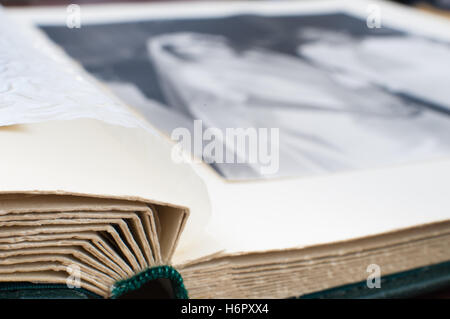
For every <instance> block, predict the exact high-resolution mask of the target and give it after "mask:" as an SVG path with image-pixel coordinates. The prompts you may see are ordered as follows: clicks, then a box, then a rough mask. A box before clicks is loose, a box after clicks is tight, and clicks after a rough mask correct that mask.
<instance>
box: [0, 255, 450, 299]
mask: <svg viewBox="0 0 450 319" xmlns="http://www.w3.org/2000/svg"><path fill="white" fill-rule="evenodd" d="M161 278H164V279H168V280H170V282H171V284H172V289H173V291H174V296H175V297H176V298H183V299H184V298H187V297H188V294H187V291H186V289H185V287H184V284H183V279H182V278H181V275H180V274H179V273H178V272H177V271H176V270H175V269H174V268H173V267H170V266H160V267H154V268H149V269H147V270H145V271H143V272H141V273H139V274H137V275H135V276H134V277H132V278H130V279H127V280H123V281H120V282H117V283H116V285H115V286H114V288H113V291H112V297H113V298H120V297H121V296H123V295H124V294H127V293H129V292H131V291H136V290H139V289H140V288H141V287H142V286H143V285H145V284H146V283H148V282H150V281H152V280H157V279H161ZM445 287H450V261H449V262H445V263H441V264H436V265H432V266H427V267H422V268H417V269H413V270H409V271H405V272H401V273H397V274H393V275H388V276H383V277H382V278H381V288H372V289H370V288H368V287H367V284H366V282H365V281H363V282H358V283H354V284H349V285H345V286H340V287H335V288H332V289H327V290H324V291H319V292H315V293H312V294H306V295H302V296H298V297H295V298H300V299H313V298H314V299H315V298H344V299H347V298H356V299H360V298H410V297H417V296H420V295H423V294H427V293H430V292H433V291H437V290H440V289H443V288H445ZM140 297H145V295H143V296H140ZM0 298H25V299H48V298H51V299H65V298H70V299H91V298H101V297H100V296H98V295H96V294H93V293H91V292H89V291H87V290H85V289H81V288H73V289H70V288H68V287H67V286H66V285H61V284H55V285H48V284H33V283H0Z"/></svg>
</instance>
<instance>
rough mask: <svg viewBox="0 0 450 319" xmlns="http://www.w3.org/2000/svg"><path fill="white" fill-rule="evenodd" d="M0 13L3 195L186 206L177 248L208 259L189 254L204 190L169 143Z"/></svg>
mask: <svg viewBox="0 0 450 319" xmlns="http://www.w3.org/2000/svg"><path fill="white" fill-rule="evenodd" d="M0 15H2V17H1V18H0V25H1V26H2V27H0V33H1V37H0V39H1V40H0V42H2V46H1V50H0V51H1V52H0V55H1V57H0V68H2V71H1V72H0V80H1V83H2V84H1V85H2V90H1V93H0V95H1V101H2V102H0V104H1V105H0V114H1V115H0V148H1V150H2V156H1V157H0V167H1V168H0V176H1V179H0V192H1V193H41V194H55V193H56V194H75V195H87V196H94V197H95V196H96V197H102V198H105V197H106V198H120V199H130V200H140V201H144V202H152V203H154V204H161V205H170V206H172V207H180V208H186V209H189V211H190V216H189V218H188V221H187V224H186V226H185V228H184V232H183V234H182V237H181V239H180V240H179V248H180V251H188V252H190V253H191V254H193V256H202V255H203V254H205V252H202V251H201V250H192V249H187V247H190V246H191V245H193V244H195V242H198V241H206V240H205V238H204V237H202V234H205V232H204V231H203V229H204V227H205V225H206V224H207V222H208V219H209V215H210V205H209V199H208V194H207V191H206V188H205V185H204V183H203V182H202V180H201V179H200V178H199V177H198V176H197V175H196V173H195V172H194V171H193V169H192V168H191V167H190V166H189V165H187V164H175V163H173V162H172V161H171V145H170V144H169V143H168V142H167V141H166V140H165V139H164V138H162V137H161V135H160V134H159V133H158V132H157V131H156V130H155V129H153V128H152V127H151V126H150V125H149V124H147V123H146V122H144V121H143V120H142V119H141V118H140V117H139V115H137V114H136V113H135V112H134V111H133V110H132V109H129V108H128V107H127V106H126V105H125V104H122V103H121V102H120V101H119V100H118V99H117V98H115V97H114V96H113V95H110V94H109V93H108V92H107V91H105V90H103V89H102V88H101V87H98V86H96V85H94V84H93V81H92V80H91V79H90V78H89V75H87V74H83V71H82V69H80V68H79V67H78V66H77V65H76V64H74V63H72V62H70V61H69V60H67V58H66V57H65V56H64V55H62V54H60V53H59V52H58V51H57V50H54V48H53V47H52V46H51V45H49V44H47V43H46V42H45V41H40V40H39V35H37V33H35V30H34V29H33V28H27V27H26V26H21V27H18V28H17V29H16V28H12V27H11V26H13V25H14V24H13V23H14V21H12V20H13V19H9V18H10V17H9V16H8V17H5V19H3V15H6V14H5V13H3V12H0ZM6 25H8V28H6V27H5V26H6ZM11 30H13V31H11ZM16 31H17V32H16ZM30 35H34V36H33V37H30Z"/></svg>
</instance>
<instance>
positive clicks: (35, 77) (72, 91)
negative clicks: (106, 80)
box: [0, 8, 152, 131]
mask: <svg viewBox="0 0 450 319" xmlns="http://www.w3.org/2000/svg"><path fill="white" fill-rule="evenodd" d="M28 31H30V30H28ZM77 69H78V68H77V67H76V65H75V64H71V63H67V61H65V60H64V58H62V57H61V56H60V55H58V53H57V52H56V51H54V50H51V48H50V47H49V46H48V45H47V46H46V45H45V43H43V42H42V40H41V39H40V38H39V36H38V34H37V35H36V33H33V32H31V33H30V34H28V33H27V32H26V29H24V28H20V27H19V26H18V25H16V24H14V21H13V20H12V19H10V18H8V16H7V15H6V14H5V13H4V12H3V10H1V8H0V126H5V125H14V124H24V123H35V122H42V121H49V120H71V119H76V118H93V119H97V120H101V121H105V122H108V123H111V124H116V125H122V126H126V127H144V128H146V129H147V130H149V131H152V129H151V128H150V127H149V126H148V125H147V124H145V123H144V122H142V121H140V120H138V119H137V118H136V117H135V116H134V115H133V113H132V112H131V111H130V110H129V109H127V108H126V107H125V106H124V105H122V104H121V103H120V102H119V101H117V100H116V99H115V98H114V97H112V96H108V95H107V94H105V93H103V92H102V91H101V90H100V89H99V88H96V87H95V86H94V85H93V84H92V83H91V82H90V81H89V80H88V79H87V78H86V77H84V76H83V75H81V74H80V72H79V70H77Z"/></svg>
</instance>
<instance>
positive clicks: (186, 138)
mask: <svg viewBox="0 0 450 319" xmlns="http://www.w3.org/2000/svg"><path fill="white" fill-rule="evenodd" d="M0 149H1V156H0V292H1V291H11V290H15V289H16V290H17V289H21V288H20V287H22V288H23V289H32V287H40V288H39V289H43V290H45V289H46V287H53V288H55V287H66V286H69V288H74V287H75V290H76V291H79V292H80V293H83V294H86V295H88V296H91V297H103V298H111V297H123V296H125V295H126V294H127V293H130V292H139V290H140V289H142V288H143V287H144V286H145V285H146V284H147V283H148V282H149V281H150V280H153V279H158V278H166V279H170V280H171V282H172V285H173V286H174V287H175V288H174V289H175V295H176V296H177V297H180V298H182V297H187V296H189V297H191V298H288V297H307V296H313V295H314V294H316V296H319V295H320V292H322V291H329V290H330V289H337V288H339V287H351V285H355V284H357V283H363V285H364V286H365V285H366V281H367V286H368V287H369V288H375V289H374V290H373V291H376V288H380V287H379V285H378V284H379V283H378V284H375V286H376V287H370V283H369V279H370V278H371V277H370V276H371V275H373V271H374V270H376V271H377V273H378V275H379V276H381V278H387V277H386V276H392V275H398V274H402V273H408V272H411V271H416V270H418V269H424V267H432V266H436V265H445V264H446V263H447V262H450V20H448V19H445V18H442V17H438V16H434V15H431V14H430V13H424V12H419V11H417V10H415V9H410V8H406V7H402V6H400V5H396V4H393V3H388V2H384V1H327V0H325V1H323V0H321V1H299V2H282V3H280V2H218V3H214V5H212V4H211V3H208V2H205V3H196V2H194V3H171V4H111V5H85V6H84V5H82V6H78V5H71V6H55V7H37V8H3V9H1V8H0ZM382 285H383V282H381V289H383V286H382ZM18 287H19V288H18ZM355 289H356V288H355ZM380 291H382V290H380ZM383 293H385V294H387V292H386V291H383ZM341 296H344V295H341Z"/></svg>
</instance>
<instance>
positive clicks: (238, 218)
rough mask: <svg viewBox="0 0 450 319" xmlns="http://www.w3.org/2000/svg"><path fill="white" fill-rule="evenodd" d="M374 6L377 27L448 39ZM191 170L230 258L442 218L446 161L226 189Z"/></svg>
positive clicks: (403, 14) (441, 29)
mask: <svg viewBox="0 0 450 319" xmlns="http://www.w3.org/2000/svg"><path fill="white" fill-rule="evenodd" d="M323 3H330V2H317V7H315V5H314V4H311V3H309V4H305V5H304V6H303V5H302V4H297V7H296V8H297V9H296V11H293V10H290V11H289V12H290V13H291V14H292V13H293V12H299V13H307V12H313V11H314V10H315V8H320V6H321V4H323ZM333 3H334V4H336V3H337V2H333ZM340 3H342V2H340ZM373 3H374V2H366V1H357V2H353V1H346V2H345V3H342V5H341V8H342V11H347V12H350V13H353V14H356V15H359V16H365V14H366V12H367V11H366V9H367V6H368V5H369V4H373ZM375 4H377V5H379V6H380V9H381V12H383V19H384V20H383V23H386V24H388V25H392V26H395V27H398V28H401V29H405V30H411V31H414V32H416V33H418V34H423V35H428V36H433V37H436V38H440V39H444V40H447V41H448V40H450V22H448V21H446V20H443V19H439V18H435V17H434V16H429V15H427V14H424V15H422V14H421V13H417V12H415V11H412V10H408V9H404V8H400V7H398V6H395V5H391V4H388V3H385V2H376V3H375ZM291 9H292V8H291ZM286 12H287V11H286ZM196 169H197V172H198V173H199V175H200V176H202V177H203V179H204V180H205V182H206V184H207V186H208V190H209V193H210V197H211V203H212V211H213V217H212V222H211V224H210V226H209V232H210V233H211V234H212V235H213V236H214V237H215V238H216V240H217V242H219V243H221V244H222V245H223V246H224V247H226V252H227V253H230V254H234V253H242V252H252V251H265V250H272V249H275V250H276V249H285V248H294V247H305V246H313V245H317V244H321V243H330V242H336V241H342V240H348V239H352V238H358V237H364V236H368V235H374V234H379V233H383V232H389V231H395V230H398V229H401V228H407V227H412V226H415V225H420V224H425V223H432V222H437V221H444V220H448V219H450V158H449V157H443V158H441V159H440V160H436V161H427V162H417V163H412V164H408V165H404V166H391V167H383V168H379V169H370V170H359V171H353V172H349V173H337V174H332V175H328V176H318V177H307V178H300V179H286V180H278V181H268V182H245V183H230V182H225V181H223V180H221V179H218V178H217V177H216V176H215V175H214V174H213V173H212V172H211V171H210V170H209V169H205V167H203V166H198V167H197V168H196Z"/></svg>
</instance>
